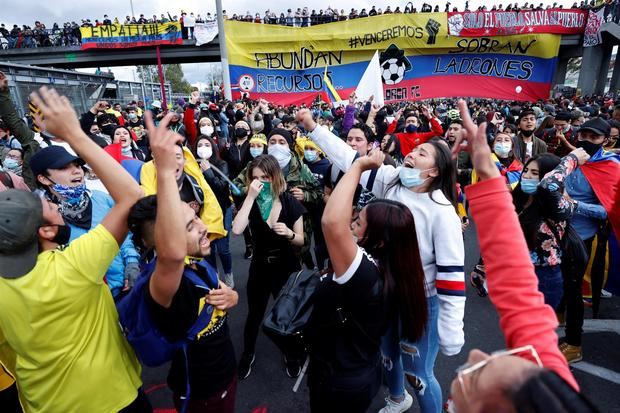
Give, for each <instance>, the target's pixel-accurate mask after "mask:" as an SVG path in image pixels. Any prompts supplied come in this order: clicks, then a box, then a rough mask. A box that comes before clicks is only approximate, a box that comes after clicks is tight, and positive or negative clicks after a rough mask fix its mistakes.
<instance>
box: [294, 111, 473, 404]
mask: <svg viewBox="0 0 620 413" xmlns="http://www.w3.org/2000/svg"><path fill="white" fill-rule="evenodd" d="M297 116H298V120H299V121H300V122H302V123H303V127H304V129H305V130H306V131H308V132H310V137H311V138H312V140H313V141H314V142H316V144H317V145H318V146H319V147H320V148H321V150H322V151H323V152H324V153H325V154H326V155H327V157H328V158H329V159H330V160H331V161H332V163H333V165H334V166H335V168H337V169H339V170H341V171H348V170H349V169H350V168H351V164H352V163H353V161H354V159H355V158H356V157H357V156H359V154H358V153H357V152H356V151H355V150H354V149H352V148H351V147H349V145H347V144H346V143H345V142H343V141H342V140H341V139H339V138H338V137H337V136H335V135H333V134H332V133H331V132H329V130H327V129H325V128H323V127H317V125H316V123H315V122H314V121H313V120H312V116H311V114H310V113H309V112H308V111H303V110H302V111H300V112H299V113H298V115H297ZM372 176H373V174H371V172H370V171H364V172H363V173H362V174H361V175H360V180H359V183H360V184H361V185H362V187H364V188H367V189H369V190H371V191H372V193H373V194H374V195H375V196H376V197H377V198H378V199H388V200H392V201H398V202H401V203H403V204H404V205H406V206H407V208H408V209H409V210H410V211H411V213H412V215H413V218H414V219H415V223H416V230H415V234H416V237H417V241H418V246H419V251H420V258H421V260H422V267H423V269H424V275H425V281H426V304H427V308H428V321H427V323H426V325H425V328H424V334H423V335H422V336H421V337H420V338H419V339H418V340H412V339H411V338H408V337H406V336H404V335H403V334H401V333H400V332H402V331H404V329H406V328H407V327H406V326H405V325H404V324H405V321H404V320H399V319H398V317H394V318H391V319H390V325H389V328H388V331H387V333H386V335H385V336H384V337H383V339H382V341H383V343H382V348H381V350H382V353H383V360H384V366H385V369H386V378H387V383H388V388H389V391H390V396H389V397H388V398H387V400H386V407H385V410H383V411H382V413H383V412H392V411H405V410H407V409H409V408H410V407H411V405H412V404H413V398H412V397H411V395H410V394H409V393H408V392H407V391H406V390H405V377H406V378H407V380H408V381H409V383H410V384H411V385H412V387H413V389H414V390H415V396H416V398H417V399H418V402H419V404H420V406H421V410H422V412H423V413H436V412H438V411H440V410H441V406H442V404H443V403H442V394H441V387H440V386H439V382H438V381H437V378H436V377H435V373H434V367H435V360H436V359H437V354H438V353H439V351H440V350H441V352H442V353H443V354H444V355H447V356H452V355H456V354H458V353H459V352H460V351H461V347H462V346H463V344H464V343H465V334H464V332H463V317H464V315H465V278H464V273H463V265H464V260H465V252H464V246H463V234H462V230H461V220H460V218H459V217H458V215H457V212H456V169H455V166H454V162H453V161H452V159H451V155H450V150H449V149H448V146H447V145H446V144H445V143H444V142H441V141H435V140H430V141H428V142H424V143H421V144H419V145H417V146H416V147H415V149H413V150H412V151H411V152H409V153H407V156H406V157H405V159H404V162H403V166H402V167H399V168H394V167H393V166H390V165H381V166H380V167H379V168H377V171H376V174H374V180H373V179H372Z"/></svg>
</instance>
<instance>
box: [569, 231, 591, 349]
mask: <svg viewBox="0 0 620 413" xmlns="http://www.w3.org/2000/svg"><path fill="white" fill-rule="evenodd" d="M593 240H594V237H592V238H589V239H587V240H584V241H583V242H584V244H585V245H586V250H587V251H588V253H590V251H591V250H592V241H593ZM587 265H588V264H587V263H586V265H585V266H582V268H575V267H570V266H568V267H569V268H567V266H562V274H563V275H564V302H565V303H566V339H565V341H566V342H567V343H568V344H570V345H571V346H581V333H582V327H583V296H582V293H581V291H582V290H581V289H582V285H583V276H584V275H585V272H586V268H587Z"/></svg>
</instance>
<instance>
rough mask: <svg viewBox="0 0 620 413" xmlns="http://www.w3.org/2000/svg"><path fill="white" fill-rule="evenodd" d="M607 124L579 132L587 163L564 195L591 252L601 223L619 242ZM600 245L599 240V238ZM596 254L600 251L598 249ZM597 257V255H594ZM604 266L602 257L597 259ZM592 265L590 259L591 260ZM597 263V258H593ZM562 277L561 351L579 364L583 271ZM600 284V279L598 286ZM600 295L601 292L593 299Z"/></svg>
mask: <svg viewBox="0 0 620 413" xmlns="http://www.w3.org/2000/svg"><path fill="white" fill-rule="evenodd" d="M609 132H610V127H609V124H608V123H607V122H606V121H604V120H603V119H600V118H594V119H591V120H589V121H587V122H585V123H584V124H583V125H581V129H579V134H578V138H577V139H578V140H577V147H579V148H583V149H584V150H585V151H586V152H587V153H588V155H590V160H589V161H588V162H586V163H585V164H583V166H582V167H581V168H579V169H578V170H577V171H575V172H574V173H573V174H571V175H569V176H568V177H567V179H566V183H565V185H566V192H567V193H568V196H569V197H570V198H571V199H572V201H573V202H574V204H575V210H574V215H573V219H572V222H571V223H572V225H573V227H574V228H575V231H576V232H577V234H578V235H579V237H580V238H581V239H582V240H583V242H584V243H585V245H586V249H587V250H588V252H590V251H591V249H592V245H593V242H594V238H595V236H596V235H597V233H599V234H600V231H599V227H600V226H601V221H604V220H607V219H608V220H609V223H610V224H611V227H612V228H613V234H615V236H616V239H620V191H619V190H618V188H619V185H620V155H617V154H614V153H612V152H606V151H605V150H604V149H603V143H604V142H605V139H606V138H607V137H608V136H609ZM598 241H599V244H601V239H600V238H599V240H598ZM597 250H599V248H597ZM596 255H597V256H599V255H598V254H596ZM600 257H601V260H599V262H600V261H602V262H604V257H605V253H604V251H603V255H600ZM590 258H592V257H590ZM591 261H592V259H591ZM595 261H596V258H595ZM573 270H574V271H572V273H570V274H565V284H564V297H565V301H566V339H565V342H564V343H562V344H561V345H560V350H561V351H562V353H563V354H564V357H566V359H567V361H568V362H569V363H573V362H577V361H580V360H582V358H583V354H582V350H581V327H582V326H583V298H582V289H581V288H582V283H583V277H584V274H585V271H586V268H574V269H573ZM601 281H602V276H601V277H600V280H598V282H601ZM596 294H599V295H600V290H599V291H595V292H594V294H593V296H594V298H597V297H596Z"/></svg>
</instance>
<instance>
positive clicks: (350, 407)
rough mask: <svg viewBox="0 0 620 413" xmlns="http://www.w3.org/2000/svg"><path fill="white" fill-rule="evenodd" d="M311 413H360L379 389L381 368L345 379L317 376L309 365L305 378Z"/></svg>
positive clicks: (336, 376)
mask: <svg viewBox="0 0 620 413" xmlns="http://www.w3.org/2000/svg"><path fill="white" fill-rule="evenodd" d="M308 387H309V388H310V411H311V412H312V413H332V412H333V413H362V412H365V411H366V410H368V407H369V406H370V403H372V400H373V399H374V398H375V396H376V395H377V392H378V391H379V388H380V387H381V366H380V364H378V363H377V365H376V366H373V367H370V368H368V369H365V370H363V371H360V372H357V373H356V374H349V375H346V376H342V375H339V374H338V373H334V374H320V373H318V372H316V370H315V369H313V366H312V362H311V363H310V375H309V377H308Z"/></svg>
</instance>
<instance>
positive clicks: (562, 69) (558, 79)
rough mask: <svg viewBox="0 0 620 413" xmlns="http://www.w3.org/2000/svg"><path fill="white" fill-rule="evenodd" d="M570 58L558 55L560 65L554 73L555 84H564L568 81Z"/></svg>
mask: <svg viewBox="0 0 620 413" xmlns="http://www.w3.org/2000/svg"><path fill="white" fill-rule="evenodd" d="M569 59H570V58H569V57H560V56H558V67H556V69H555V74H554V75H553V84H554V85H563V84H564V83H565V82H566V70H567V69H568V60H569Z"/></svg>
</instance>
